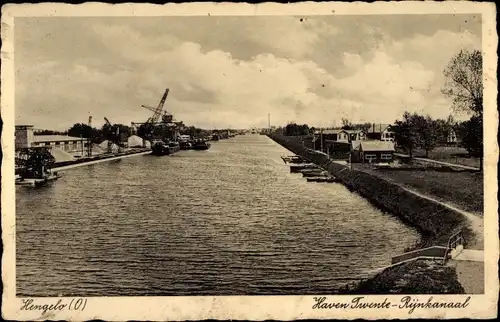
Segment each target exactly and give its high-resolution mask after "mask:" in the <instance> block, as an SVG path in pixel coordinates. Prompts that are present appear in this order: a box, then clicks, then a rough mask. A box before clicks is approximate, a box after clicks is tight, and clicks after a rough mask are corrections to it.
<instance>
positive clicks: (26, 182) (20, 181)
mask: <svg viewBox="0 0 500 322" xmlns="http://www.w3.org/2000/svg"><path fill="white" fill-rule="evenodd" d="M59 178H61V175H59V174H58V173H57V172H54V173H49V174H47V175H45V176H44V177H43V178H24V177H19V178H17V179H16V185H18V186H25V187H41V186H44V185H46V184H47V183H49V182H52V181H55V180H57V179H59Z"/></svg>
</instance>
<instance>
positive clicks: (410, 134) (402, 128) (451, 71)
mask: <svg viewBox="0 0 500 322" xmlns="http://www.w3.org/2000/svg"><path fill="white" fill-rule="evenodd" d="M443 75H444V77H445V83H444V86H443V88H442V89H441V92H442V94H443V95H444V96H446V97H447V98H450V99H451V101H452V109H453V110H454V111H455V112H456V113H466V114H467V115H470V119H468V120H467V121H465V122H455V121H454V120H453V118H451V117H449V118H448V119H447V120H434V119H432V118H431V117H430V116H424V115H419V114H417V113H413V114H411V113H409V112H405V113H404V114H403V117H402V119H401V120H397V121H396V122H395V124H394V125H393V126H392V127H391V128H392V131H393V132H394V133H395V138H394V139H395V142H396V144H397V145H398V146H399V147H401V148H403V149H405V150H407V151H408V152H409V154H410V157H411V156H412V153H413V150H415V149H419V148H421V149H424V150H425V151H426V155H427V156H428V153H429V151H431V150H432V149H434V148H435V147H436V146H437V145H438V144H440V143H443V141H445V140H446V138H447V136H448V134H449V133H450V132H451V131H453V132H454V133H455V135H456V138H457V141H458V142H459V144H460V146H462V147H464V148H465V149H466V150H467V151H468V152H469V154H470V155H471V156H475V157H479V158H481V162H480V164H481V169H482V158H483V81H482V75H483V69H482V54H481V52H480V51H479V50H473V51H468V50H465V49H463V50H461V51H460V52H459V53H458V54H457V55H455V56H454V57H453V58H452V59H451V60H450V62H449V63H448V65H447V66H446V68H445V69H444V70H443ZM370 127H371V124H370V123H362V124H352V123H351V122H350V121H349V120H348V119H345V118H343V119H342V129H344V130H355V129H359V130H365V131H368V130H369V129H370ZM276 131H277V132H279V133H283V134H284V135H309V134H312V133H314V131H315V128H314V127H311V128H309V126H308V125H307V124H302V125H298V124H295V123H290V124H288V125H287V126H286V127H284V128H282V127H280V128H278V129H277V130H276Z"/></svg>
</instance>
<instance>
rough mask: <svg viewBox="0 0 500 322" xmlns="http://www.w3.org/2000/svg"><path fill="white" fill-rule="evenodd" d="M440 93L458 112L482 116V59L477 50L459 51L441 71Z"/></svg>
mask: <svg viewBox="0 0 500 322" xmlns="http://www.w3.org/2000/svg"><path fill="white" fill-rule="evenodd" d="M443 73H444V76H445V85H444V87H443V88H442V90H441V91H442V93H443V94H444V95H445V96H446V97H449V98H451V99H452V100H453V108H454V109H455V110H456V111H458V112H472V113H473V114H475V115H482V114H483V58H482V55H481V52H480V51H479V50H474V51H468V50H465V49H464V50H461V51H460V52H459V53H458V54H457V55H456V56H455V57H453V58H452V59H451V61H450V62H449V63H448V66H447V67H446V68H445V70H444V71H443Z"/></svg>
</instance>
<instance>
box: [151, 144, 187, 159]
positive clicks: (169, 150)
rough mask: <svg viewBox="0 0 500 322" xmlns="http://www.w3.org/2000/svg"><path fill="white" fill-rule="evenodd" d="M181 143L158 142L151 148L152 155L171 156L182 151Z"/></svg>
mask: <svg viewBox="0 0 500 322" xmlns="http://www.w3.org/2000/svg"><path fill="white" fill-rule="evenodd" d="M180 149H181V148H180V145H179V142H168V143H165V142H156V143H154V144H153V146H152V147H151V154H153V155H156V156H164V155H171V154H174V153H176V152H178V151H179V150H180Z"/></svg>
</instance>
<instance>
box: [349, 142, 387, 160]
mask: <svg viewBox="0 0 500 322" xmlns="http://www.w3.org/2000/svg"><path fill="white" fill-rule="evenodd" d="M351 153H352V157H351V160H352V162H362V163H380V162H391V161H392V160H393V159H394V143H393V142H389V141H359V143H358V142H356V143H352V151H351Z"/></svg>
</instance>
